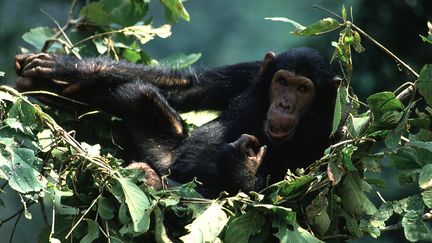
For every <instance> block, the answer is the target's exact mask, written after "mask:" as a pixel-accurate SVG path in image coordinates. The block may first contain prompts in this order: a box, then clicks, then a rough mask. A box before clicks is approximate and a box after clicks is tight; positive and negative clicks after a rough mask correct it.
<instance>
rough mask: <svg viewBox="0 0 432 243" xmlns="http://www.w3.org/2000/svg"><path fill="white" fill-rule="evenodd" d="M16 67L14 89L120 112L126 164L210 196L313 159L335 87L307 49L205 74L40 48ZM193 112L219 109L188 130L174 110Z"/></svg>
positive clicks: (323, 138)
mask: <svg viewBox="0 0 432 243" xmlns="http://www.w3.org/2000/svg"><path fill="white" fill-rule="evenodd" d="M15 69H16V71H17V74H18V76H19V77H18V79H17V87H18V89H19V90H21V91H23V90H37V89H43V90H49V91H53V92H57V93H59V94H63V95H66V96H69V97H71V98H74V99H77V100H79V101H83V102H86V103H89V104H91V105H94V106H97V107H99V108H101V109H103V110H105V111H107V112H108V113H112V114H115V115H118V116H120V117H122V118H123V119H124V121H125V122H126V124H127V127H128V128H129V134H130V135H131V137H132V138H133V144H134V145H135V150H134V152H133V154H134V157H133V158H132V159H133V160H134V161H142V162H135V163H133V164H132V167H135V168H141V169H144V170H146V171H148V172H149V174H150V175H152V173H153V174H154V171H152V169H154V170H155V171H156V172H157V174H158V175H159V176H161V175H165V174H168V170H169V178H170V179H172V180H174V181H177V182H187V181H191V180H192V179H193V178H194V177H196V178H197V180H198V181H200V182H202V183H203V186H202V192H205V194H206V195H210V196H214V195H217V193H218V192H220V191H223V190H225V191H228V192H231V193H234V192H237V191H238V190H243V191H249V190H258V189H261V188H263V187H265V186H266V185H267V184H269V183H273V182H276V181H279V180H282V179H283V178H284V176H285V174H286V172H287V169H289V168H291V169H294V168H298V167H304V166H306V165H308V164H310V163H311V162H313V161H315V160H316V159H318V158H320V156H321V155H322V153H323V150H324V149H325V148H326V147H327V146H328V145H329V143H330V138H329V136H330V131H331V124H332V119H333V109H334V101H335V98H336V90H337V86H338V84H339V79H338V78H337V77H336V76H335V74H334V73H333V71H332V69H331V67H330V65H329V63H328V62H327V61H325V60H324V59H323V58H322V57H321V56H320V54H319V53H318V52H317V51H315V50H313V49H309V48H295V49H291V50H288V51H287V52H284V53H281V54H279V55H275V54H274V53H273V52H269V53H267V54H266V55H265V57H264V60H263V61H256V62H248V63H240V64H235V65H230V66H224V67H220V68H216V69H209V70H196V69H192V68H190V69H186V70H175V69H167V68H162V67H147V66H142V65H136V64H130V63H125V62H115V61H111V60H107V59H104V58H93V59H84V60H79V59H77V58H74V57H72V56H58V55H53V54H43V53H42V54H21V55H18V56H17V57H16V60H15ZM45 98H46V97H45ZM200 109H219V110H223V112H222V114H221V116H220V117H218V118H217V119H215V120H213V121H211V122H209V123H207V124H205V125H203V126H201V127H199V128H197V129H195V130H194V131H193V132H192V133H191V134H190V135H188V132H187V129H186V126H185V124H184V122H183V121H182V120H181V118H180V117H179V115H178V113H177V112H179V111H188V110H200ZM149 165H150V166H149ZM153 177H154V176H153ZM153 179H154V178H153ZM156 181H158V180H156ZM158 183H159V181H158V182H157V184H158Z"/></svg>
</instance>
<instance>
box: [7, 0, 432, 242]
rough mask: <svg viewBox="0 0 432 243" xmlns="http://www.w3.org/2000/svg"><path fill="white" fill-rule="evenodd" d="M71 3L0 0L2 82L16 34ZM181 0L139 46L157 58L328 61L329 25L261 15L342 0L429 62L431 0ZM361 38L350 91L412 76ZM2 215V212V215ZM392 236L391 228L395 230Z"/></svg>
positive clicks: (159, 12) (22, 227) (373, 28)
mask: <svg viewBox="0 0 432 243" xmlns="http://www.w3.org/2000/svg"><path fill="white" fill-rule="evenodd" d="M83 2H84V1H81V3H83ZM70 3H71V1H70V0H33V1H31V0H1V1H0V44H1V45H0V53H1V55H0V71H4V72H6V75H5V77H4V78H3V79H1V78H0V83H1V84H12V85H13V83H14V80H15V77H16V76H15V74H14V71H13V69H12V65H13V58H14V55H15V54H16V53H18V52H19V49H20V47H26V48H30V47H29V46H28V45H26V44H25V43H24V41H23V40H22V38H21V36H22V35H23V34H24V33H25V32H26V31H28V30H29V29H30V28H33V27H37V26H50V27H53V26H54V23H53V22H52V21H51V20H50V18H49V17H48V16H46V15H45V14H44V13H42V11H41V9H42V10H44V11H45V12H47V13H49V14H50V15H51V16H53V17H54V18H55V19H56V20H58V21H59V23H60V24H62V23H63V22H64V21H65V18H66V16H67V12H68V9H69V5H70ZM184 4H185V7H186V9H187V10H188V12H189V14H190V17H191V21H190V22H185V21H183V20H182V21H180V23H178V24H177V25H176V26H175V27H174V28H173V34H172V36H171V37H170V38H168V39H155V40H154V41H152V42H150V43H149V44H147V45H145V46H144V48H143V49H144V50H145V51H147V52H148V53H149V54H151V55H152V56H153V57H154V58H156V59H160V58H164V57H166V56H168V55H170V54H172V53H175V52H184V53H196V52H200V53H202V54H203V56H202V58H201V59H200V61H199V62H198V64H197V65H199V66H203V67H215V66H220V65H225V64H232V63H237V62H242V61H249V60H258V59H261V58H262V57H263V55H264V53H265V52H266V51H268V50H273V51H275V52H281V51H284V50H286V49H289V48H292V47H297V46H309V47H313V48H316V49H318V50H320V51H321V52H322V53H323V55H324V56H325V57H326V58H327V59H329V60H330V58H331V56H332V53H333V48H332V47H331V45H330V42H331V41H332V40H336V39H337V38H338V34H337V33H336V32H335V33H331V34H328V35H325V36H318V37H296V36H293V35H291V34H289V31H290V30H292V27H291V26H290V25H288V24H285V23H279V22H271V21H267V20H264V18H265V17H287V18H290V19H293V20H295V21H297V22H299V23H302V24H303V25H307V24H311V23H313V22H315V21H317V20H319V19H321V18H323V17H328V14H327V13H325V12H323V11H320V10H317V9H314V8H312V5H313V4H317V5H320V6H323V7H326V8H328V9H331V10H333V11H335V12H340V9H341V6H342V4H345V5H346V6H353V15H354V22H355V23H356V24H357V25H358V26H359V27H361V28H362V29H363V30H365V31H366V32H367V33H369V34H370V35H371V36H373V37H375V38H376V39H377V40H378V41H379V42H381V43H382V44H383V45H384V46H386V47H388V48H389V49H390V50H392V51H393V52H394V53H395V54H396V55H398V56H399V57H400V58H401V59H402V60H404V61H406V62H407V63H408V64H410V65H411V66H412V67H413V68H414V69H415V70H417V71H419V70H420V68H421V66H422V65H423V64H426V63H432V47H430V45H429V46H428V45H427V44H426V43H423V42H422V41H421V39H420V37H419V34H422V35H427V31H428V30H427V25H426V23H427V21H428V20H429V21H431V20H432V1H431V0H393V1H372V0H357V1H354V0H353V1H342V0H320V1H318V0H313V1H287V0H270V1H251V0H231V1H210V0H188V1H187V2H185V3H184ZM150 12H151V15H153V16H154V22H155V26H158V25H160V24H163V22H164V18H163V9H162V7H161V6H160V4H159V3H158V1H152V3H151V7H150ZM363 45H364V47H365V48H366V52H365V53H363V54H359V55H355V56H354V60H353V63H354V73H353V81H352V85H353V87H354V90H355V92H356V93H357V94H358V95H359V97H360V98H361V99H362V100H364V99H365V98H366V97H367V96H368V95H370V94H372V93H374V92H377V91H383V90H394V89H395V88H396V87H398V86H399V85H401V84H402V83H404V82H406V81H412V77H410V76H409V75H408V74H407V73H406V72H405V71H399V70H398V67H397V65H396V64H395V62H394V61H393V60H391V59H390V58H388V57H387V56H386V55H385V54H384V53H383V52H382V51H381V50H380V49H378V48H377V47H375V46H373V45H372V44H371V43H370V42H369V41H367V40H365V39H363ZM334 66H335V70H336V71H339V68H338V65H334ZM395 186H396V183H395ZM398 191H399V190H398V189H395V188H392V190H388V191H387V192H384V193H383V196H384V197H385V198H386V199H388V200H392V199H394V198H395V197H396V196H397V193H398ZM11 194H12V193H11ZM13 202H15V203H16V202H17V201H16V199H15V198H12V197H11V198H9V199H6V200H5V203H6V205H7V206H8V207H9V208H11V207H12V206H11V205H13V204H14V203H13ZM19 207H20V204H18V203H16V208H15V209H13V210H11V211H10V212H15V211H16V209H18V208H19ZM32 211H33V212H35V213H36V212H38V213H39V212H40V210H39V209H38V208H37V207H34V208H32ZM1 216H2V218H4V217H6V216H8V215H1ZM34 217H38V216H37V215H34ZM39 217H40V216H39ZM12 227H13V224H12V223H8V224H6V225H4V226H2V227H1V230H0V239H3V240H4V239H9V234H8V233H7V232H10V231H11V228H12ZM41 227H43V225H42V224H41V225H35V224H32V222H30V221H28V220H21V221H20V223H19V225H18V228H17V232H18V234H16V235H15V238H14V242H34V240H35V237H36V235H35V234H36V233H37V232H40V228H41ZM20 232H25V234H20ZM397 236H398V234H396V235H395V237H397ZM399 236H400V235H399ZM3 237H6V238H3ZM3 240H0V241H1V242H2V241H3ZM363 240H364V239H363ZM381 240H382V239H381ZM388 242H392V240H388Z"/></svg>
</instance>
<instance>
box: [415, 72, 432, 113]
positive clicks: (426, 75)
mask: <svg viewBox="0 0 432 243" xmlns="http://www.w3.org/2000/svg"><path fill="white" fill-rule="evenodd" d="M415 84H416V87H417V88H418V90H419V92H420V94H421V95H422V96H423V98H424V99H425V101H426V103H427V104H428V105H429V106H432V64H428V65H425V66H424V67H423V68H422V70H421V71H420V77H419V78H418V79H417V81H416V82H415Z"/></svg>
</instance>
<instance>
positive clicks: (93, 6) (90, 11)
mask: <svg viewBox="0 0 432 243" xmlns="http://www.w3.org/2000/svg"><path fill="white" fill-rule="evenodd" d="M80 16H82V17H86V18H88V19H89V20H90V21H91V22H93V23H94V24H97V25H101V26H108V25H109V24H110V23H111V14H110V13H108V12H106V11H105V10H104V9H103V5H102V4H101V3H100V2H92V3H90V4H88V5H86V6H85V7H83V8H82V9H81V10H80Z"/></svg>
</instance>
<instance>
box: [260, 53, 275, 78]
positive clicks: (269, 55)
mask: <svg viewBox="0 0 432 243" xmlns="http://www.w3.org/2000/svg"><path fill="white" fill-rule="evenodd" d="M275 57H276V54H275V53H274V52H272V51H269V52H267V53H266V54H265V56H264V60H263V61H262V63H261V70H260V72H261V73H263V72H264V71H265V70H266V69H267V65H268V64H269V62H270V61H271V60H273V59H274V58H275Z"/></svg>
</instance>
